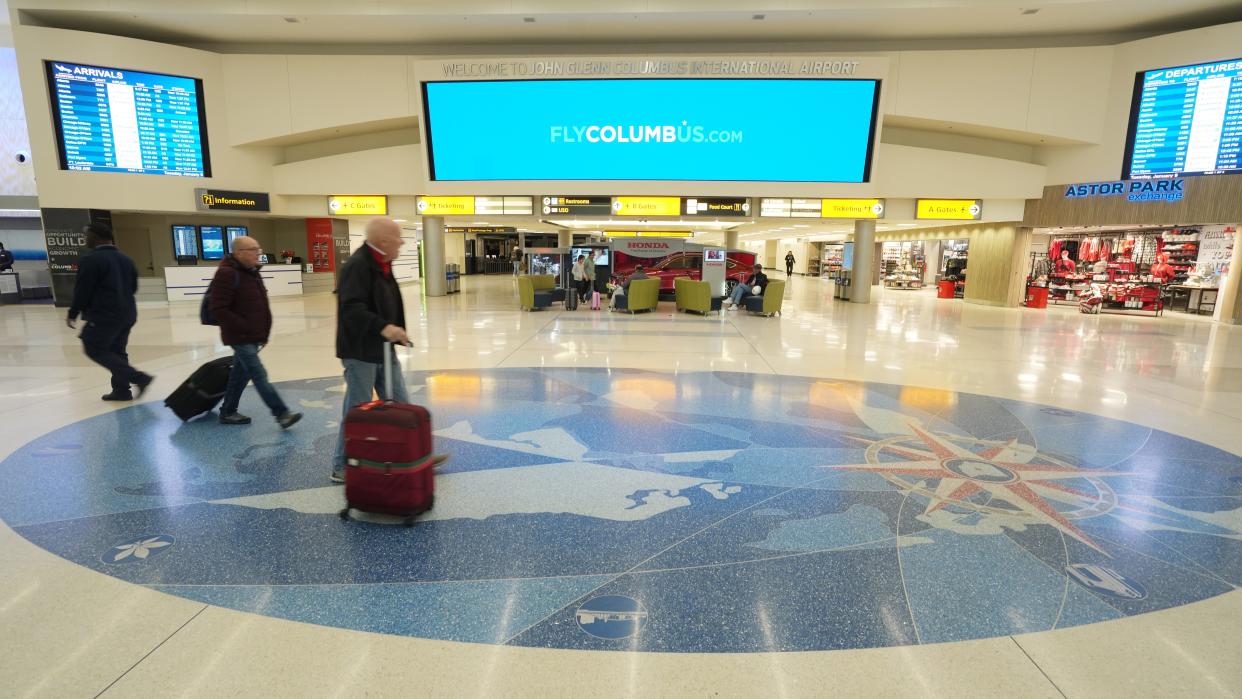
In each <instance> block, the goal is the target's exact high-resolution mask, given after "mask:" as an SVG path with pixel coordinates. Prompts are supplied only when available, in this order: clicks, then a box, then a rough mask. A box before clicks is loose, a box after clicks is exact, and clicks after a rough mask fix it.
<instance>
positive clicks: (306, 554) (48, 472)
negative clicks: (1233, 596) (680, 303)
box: [0, 368, 1242, 653]
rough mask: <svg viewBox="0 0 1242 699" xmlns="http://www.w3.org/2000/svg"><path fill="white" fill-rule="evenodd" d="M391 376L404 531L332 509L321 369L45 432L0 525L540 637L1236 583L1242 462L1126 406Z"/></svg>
mask: <svg viewBox="0 0 1242 699" xmlns="http://www.w3.org/2000/svg"><path fill="white" fill-rule="evenodd" d="M406 380H407V383H408V384H409V386H410V389H411V394H412V396H413V397H414V400H415V401H416V402H419V403H422V404H425V405H427V406H428V407H429V408H430V409H431V411H432V414H433V416H434V419H435V435H436V440H437V443H436V449H437V451H439V452H443V453H447V454H450V455H451V459H450V461H449V462H448V463H447V464H445V465H444V466H442V467H441V469H440V472H439V476H438V485H437V487H438V490H437V499H436V507H435V509H434V510H433V511H431V512H430V513H428V514H426V515H425V516H423V517H422V518H420V520H419V522H418V524H417V525H416V526H414V527H413V528H405V527H402V526H396V525H395V524H394V523H393V521H387V520H384V519H382V518H371V519H368V520H365V521H355V522H348V523H347V522H343V521H341V520H340V519H339V518H338V516H337V512H338V510H339V509H340V508H341V506H342V504H343V493H342V489H341V488H340V486H335V485H332V484H330V483H329V482H328V480H327V471H328V468H327V463H328V462H327V454H329V453H330V452H331V450H332V447H333V444H334V439H335V435H336V429H337V422H336V421H337V420H338V419H339V409H340V408H339V406H340V399H341V391H342V387H341V384H340V380H339V379H338V378H336V377H332V378H323V379H311V380H302V381H290V382H285V383H282V384H280V385H279V387H280V390H281V391H282V393H283V395H284V396H285V398H286V400H287V401H289V402H290V403H291V404H295V405H299V406H300V409H301V410H302V411H304V412H305V413H306V414H307V417H306V419H305V420H304V421H303V422H302V423H301V424H299V425H298V426H297V428H295V429H293V430H290V431H287V432H281V431H279V430H277V429H275V428H274V427H273V426H272V425H271V424H270V422H269V421H268V420H260V419H256V421H255V423H254V424H253V425H251V426H248V427H242V428H238V427H225V426H221V425H218V424H216V423H215V422H214V420H198V421H193V422H190V423H187V424H184V425H183V424H181V423H180V422H179V421H177V420H176V419H175V418H173V417H172V416H171V415H170V414H168V413H167V411H166V410H164V409H163V408H162V407H161V406H159V405H158V404H155V403H149V404H142V405H134V406H131V407H128V408H124V409H121V410H118V411H116V412H111V413H108V414H104V415H100V416H97V417H93V418H89V419H86V420H83V421H81V422H78V423H75V424H72V425H69V426H67V427H64V428H61V429H59V430H56V431H54V432H52V433H50V434H47V435H44V436H41V437H38V438H36V439H34V440H33V441H32V442H30V443H29V444H27V445H25V446H24V447H21V448H19V449H18V450H16V451H15V452H14V453H13V454H12V455H11V456H10V457H9V458H7V459H6V460H5V461H3V463H0V478H2V480H3V482H4V484H5V487H4V488H3V489H2V490H0V519H3V521H4V522H5V523H6V524H7V525H8V526H10V527H12V528H13V529H14V530H15V531H17V532H18V533H19V534H21V535H22V536H23V537H25V538H26V539H28V540H29V541H31V542H34V543H35V544H37V545H38V546H41V547H43V548H44V549H47V550H48V551H51V552H53V553H55V554H57V555H59V556H62V557H64V558H66V559H68V560H70V561H73V562H76V563H77V564H80V565H82V566H85V567H88V568H91V569H93V570H96V571H99V572H102V573H105V574H107V575H111V576H115V577H117V578H120V579H122V580H126V581H129V582H132V583H136V584H139V585H144V586H148V587H151V588H153V589H156V590H160V591H163V592H167V593H170V594H173V595H177V596H181V597H185V598H190V599H194V600H198V601H201V602H204V603H209V604H212V605H217V606H222V607H230V608H234V609H238V610H243V611H248V612H254V613H257V614H262V615H268V616H273V617H279V618H284V619H291V620H297V621H304V622H309V623H313V624H320V625H325V626H335V627H342V628H352V629H359V630H366V631H375V632H381V633H388V634H398V635H404V636H413V637H421V638H429V639H443V640H452V641H465V642H472V643H480V644H508V645H515V646H531V647H546V648H573V649H597V650H624V651H663V652H742V653H748V652H762V651H802V650H828V649H839V648H870V647H881V646H905V645H914V644H929V643H939V642H946V641H960V640H968V639H982V638H991V637H997V636H1006V635H1011V634H1019V633H1025V632H1032V631H1046V630H1050V629H1060V628H1066V627H1072V626H1079V625H1084V624H1092V623H1096V622H1103V621H1108V620H1113V619H1118V618H1121V617H1126V616H1132V615H1138V614H1143V613H1145V612H1152V611H1156V610H1161V609H1166V608H1170V607H1175V606H1178V605H1183V604H1187V603H1190V602H1195V601H1199V600H1203V599H1207V598H1210V597H1214V596H1216V595H1220V594H1222V593H1225V592H1228V591H1231V590H1233V589H1235V587H1236V586H1238V585H1239V584H1242V458H1240V457H1238V456H1236V455H1234V454H1230V453H1227V452H1224V451H1221V450H1219V449H1216V448H1214V447H1210V446H1207V445H1205V444H1202V443H1199V442H1195V441H1192V440H1189V439H1186V438H1183V437H1179V436H1175V435H1172V434H1169V433H1165V432H1161V431H1159V430H1153V429H1150V428H1147V427H1141V426H1138V425H1135V424H1131V423H1127V422H1122V421H1119V420H1114V419H1109V418H1105V417H1100V416H1096V415H1091V414H1086V413H1079V412H1074V411H1069V410H1063V409H1057V408H1050V407H1045V406H1041V405H1038V404H1033V403H1027V402H1021V401H1015V400H1007V399H1000V398H992V397H985V396H980V395H973V394H968V393H955V392H949V391H942V390H932V389H922V388H913V387H908V386H896V385H887V384H874V383H869V384H864V383H853V382H846V381H833V380H825V379H811V378H802V377H795V376H773V375H758V374H747V373H728V372H701V373H680V374H669V373H660V372H649V371H640V370H616V369H612V370H608V369H594V368H592V369H571V368H566V369H542V370H540V369H489V370H466V371H440V372H425V373H424V372H410V373H408V374H407V375H406ZM242 408H243V411H245V412H248V413H250V414H251V415H255V416H259V415H263V410H262V407H261V406H260V405H259V404H258V403H257V402H254V399H253V396H252V395H251V392H248V393H247V394H246V400H245V401H243V405H242ZM85 445H90V447H89V448H87V447H86V446H85Z"/></svg>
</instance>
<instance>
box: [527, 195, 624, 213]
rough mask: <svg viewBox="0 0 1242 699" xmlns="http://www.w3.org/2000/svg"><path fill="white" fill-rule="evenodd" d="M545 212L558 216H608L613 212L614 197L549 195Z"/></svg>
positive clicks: (545, 200) (546, 199)
mask: <svg viewBox="0 0 1242 699" xmlns="http://www.w3.org/2000/svg"><path fill="white" fill-rule="evenodd" d="M543 213H544V214H547V215H557V216H607V215H609V214H611V213H612V197H588V196H577V197H575V196H564V195H558V196H547V197H544V198H543Z"/></svg>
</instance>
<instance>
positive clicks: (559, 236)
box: [556, 231, 574, 248]
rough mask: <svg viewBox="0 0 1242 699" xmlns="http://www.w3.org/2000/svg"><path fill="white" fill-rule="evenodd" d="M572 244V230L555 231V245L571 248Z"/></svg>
mask: <svg viewBox="0 0 1242 699" xmlns="http://www.w3.org/2000/svg"><path fill="white" fill-rule="evenodd" d="M573 245H574V232H573V231H557V232H556V247H558V248H571V247H573Z"/></svg>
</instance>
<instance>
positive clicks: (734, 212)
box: [682, 197, 750, 216]
mask: <svg viewBox="0 0 1242 699" xmlns="http://www.w3.org/2000/svg"><path fill="white" fill-rule="evenodd" d="M682 201H683V202H684V206H683V207H682V212H683V213H685V214H686V215H687V216H696V215H702V216H749V215H750V200H749V199H747V198H745V197H697V198H686V199H683V200H682Z"/></svg>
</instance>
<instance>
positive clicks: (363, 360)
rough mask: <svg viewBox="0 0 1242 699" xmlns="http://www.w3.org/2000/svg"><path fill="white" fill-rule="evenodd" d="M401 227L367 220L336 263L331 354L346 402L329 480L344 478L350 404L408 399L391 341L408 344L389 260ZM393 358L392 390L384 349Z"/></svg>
mask: <svg viewBox="0 0 1242 699" xmlns="http://www.w3.org/2000/svg"><path fill="white" fill-rule="evenodd" d="M403 242H404V241H402V240H401V227H400V226H398V225H397V223H396V221H393V220H392V219H390V218H377V219H373V220H372V221H371V222H370V223H368V224H367V242H366V244H365V245H362V246H361V247H359V248H358V249H357V250H356V251H354V254H352V255H350V256H349V259H348V260H346V261H345V265H344V266H343V267H342V268H341V277H340V280H339V281H338V282H337V289H336V294H337V299H336V356H337V357H339V358H340V360H341V364H342V365H344V367H345V403H344V409H343V410H342V412H341V414H342V417H341V431H340V435H339V436H338V437H337V443H336V454H335V455H334V457H333V460H332V475H331V479H332V480H333V481H335V482H337V483H341V482H344V480H345V418H344V415H346V414H347V413H349V409H350V408H352V407H354V406H355V405H358V404H359V403H365V402H367V401H369V400H371V398H372V394H373V393H376V394H379V397H380V398H381V399H383V400H395V401H397V402H400V403H408V402H409V401H410V398H409V395H408V394H407V393H406V390H405V381H404V380H403V379H402V378H401V364H400V363H399V362H398V361H397V354H396V349H395V348H394V347H393V346H392V345H393V344H400V345H409V344H410V338H409V336H408V335H406V333H405V305H404V304H403V303H402V301H401V289H400V288H399V287H398V286H397V280H396V279H395V278H393V276H392V261H393V260H395V259H397V255H398V254H400V252H401V245H402V243H403ZM385 352H387V353H389V357H390V358H391V360H392V394H391V395H388V390H387V388H386V387H385V385H384V384H385V380H384V353H385Z"/></svg>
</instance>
